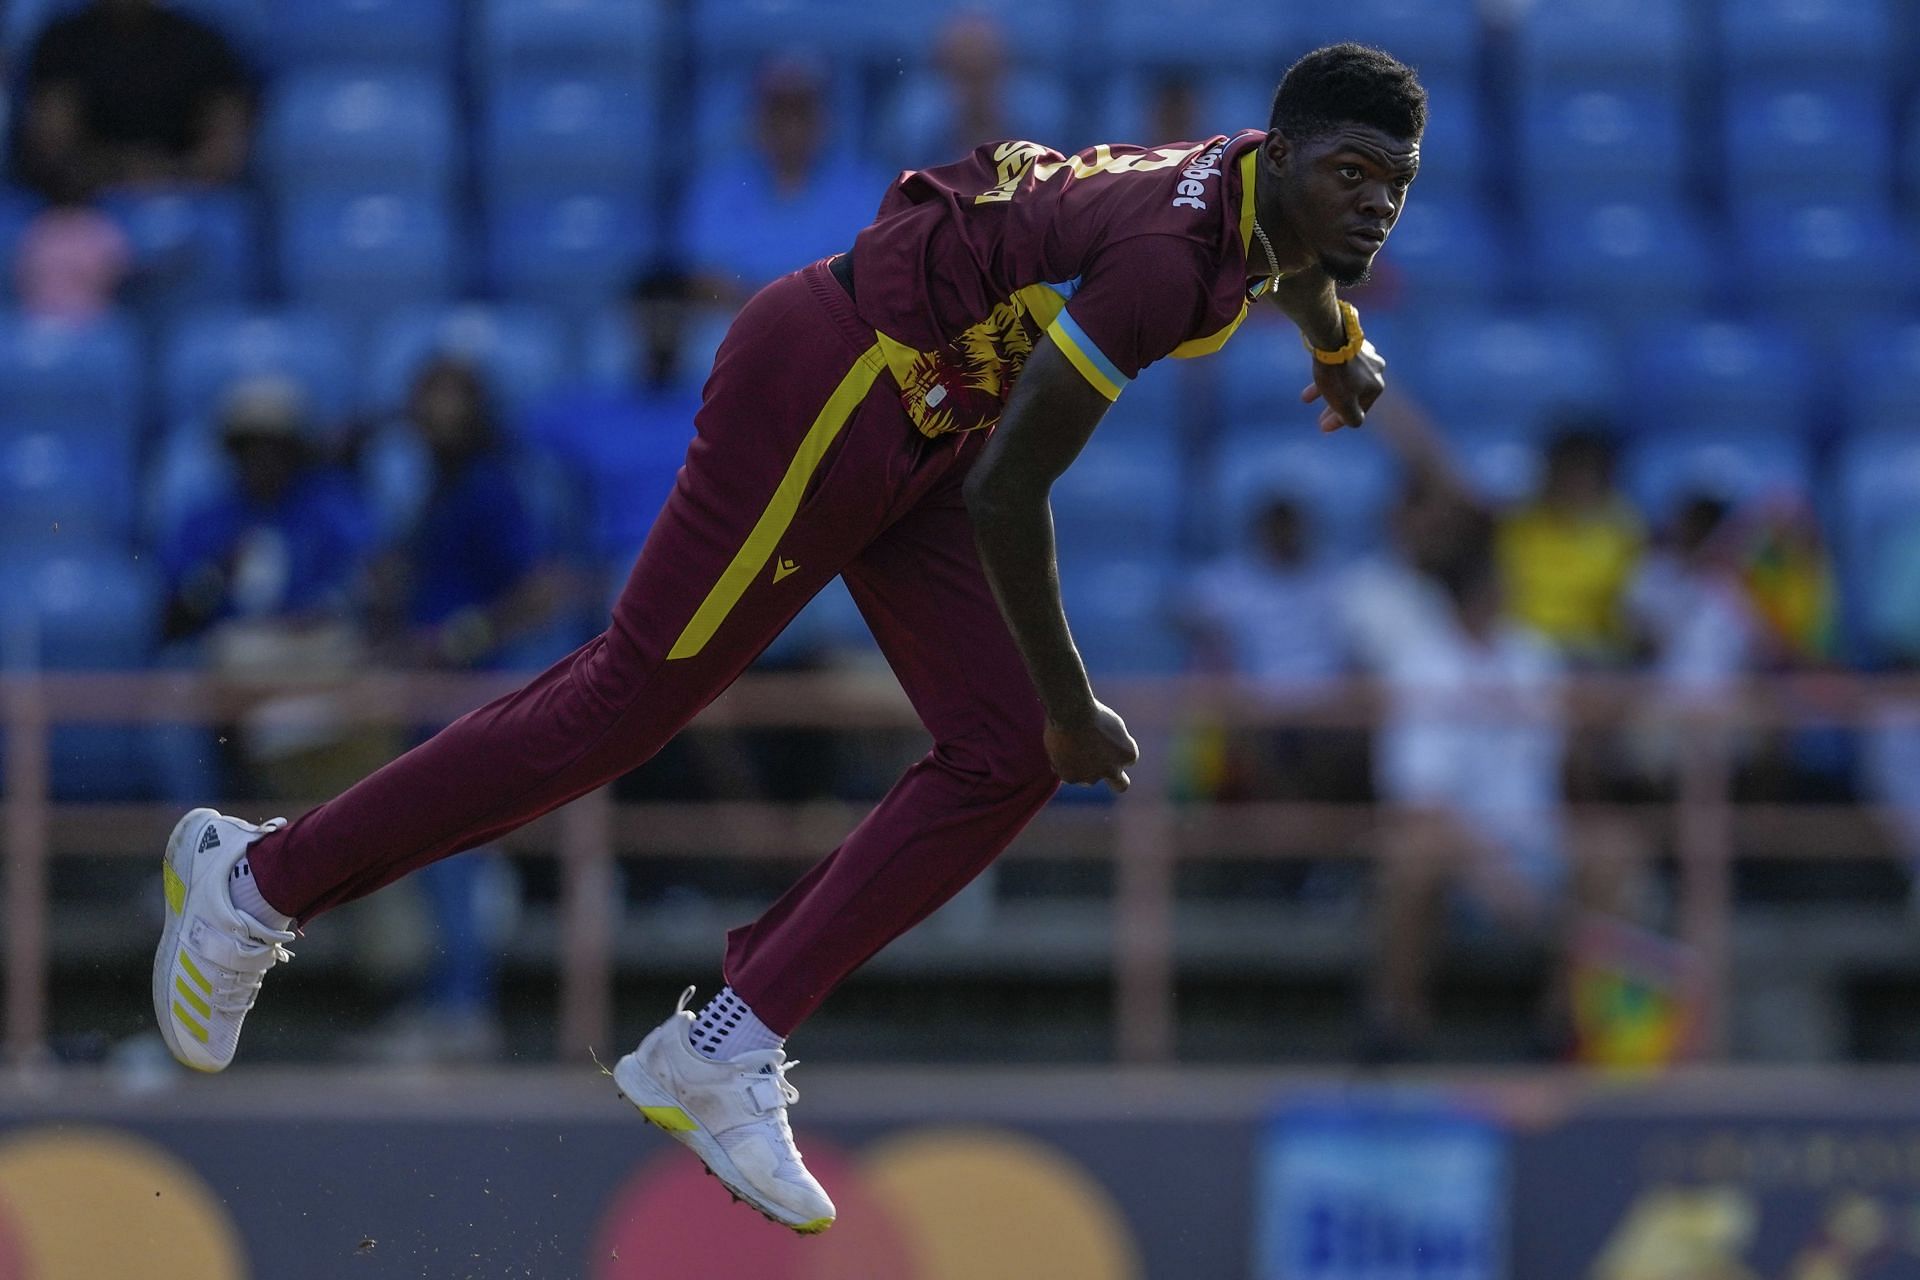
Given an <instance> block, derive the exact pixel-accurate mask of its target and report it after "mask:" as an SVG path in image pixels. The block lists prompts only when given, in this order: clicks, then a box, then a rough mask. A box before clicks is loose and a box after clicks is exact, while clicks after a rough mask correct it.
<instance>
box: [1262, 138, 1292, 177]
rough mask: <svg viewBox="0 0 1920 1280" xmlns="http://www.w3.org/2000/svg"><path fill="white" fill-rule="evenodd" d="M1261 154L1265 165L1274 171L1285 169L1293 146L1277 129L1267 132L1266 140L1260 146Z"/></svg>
mask: <svg viewBox="0 0 1920 1280" xmlns="http://www.w3.org/2000/svg"><path fill="white" fill-rule="evenodd" d="M1260 151H1261V154H1262V155H1264V156H1265V157H1266V159H1267V163H1268V164H1270V165H1272V166H1273V167H1274V168H1275V169H1284V168H1286V167H1287V157H1288V156H1291V155H1292V154H1293V144H1292V143H1290V142H1288V141H1287V135H1286V134H1284V133H1281V132H1280V131H1279V130H1278V129H1269V130H1267V140H1266V141H1265V142H1263V143H1261V144H1260Z"/></svg>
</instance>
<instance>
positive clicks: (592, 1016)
mask: <svg viewBox="0 0 1920 1280" xmlns="http://www.w3.org/2000/svg"><path fill="white" fill-rule="evenodd" d="M560 861H561V868H562V876H563V887H562V892H561V903H560V1026H559V1042H558V1044H557V1045H556V1054H557V1056H558V1057H559V1058H560V1060H561V1061H563V1062H565V1061H569V1060H572V1059H574V1058H576V1057H577V1056H578V1055H580V1054H582V1053H584V1052H586V1051H587V1050H588V1049H592V1050H593V1051H595V1052H596V1053H598V1054H600V1056H601V1057H602V1058H603V1059H606V1058H607V1054H608V1052H609V1050H610V1049H611V1048H612V1044H611V1040H610V1038H609V1037H610V1036H611V1035H612V1031H613V924H614V920H615V918H616V916H617V914H618V912H619V909H620V907H619V903H617V902H615V901H614V894H615V891H616V884H617V877H616V876H615V875H614V867H613V802H612V800H611V798H610V797H609V796H608V794H607V789H606V788H605V787H601V788H600V789H598V790H596V791H592V792H589V793H588V794H586V795H584V796H582V797H580V798H579V799H578V800H575V801H574V802H573V803H572V804H570V805H568V806H567V807H566V808H565V809H562V810H561V811H560ZM608 1060H610V1059H608Z"/></svg>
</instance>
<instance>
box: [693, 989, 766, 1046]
mask: <svg viewBox="0 0 1920 1280" xmlns="http://www.w3.org/2000/svg"><path fill="white" fill-rule="evenodd" d="M688 1037H689V1039H691V1040H692V1041H693V1047H694V1048H695V1049H696V1050H697V1051H699V1052H700V1053H703V1054H705V1055H706V1056H707V1057H709V1058H715V1059H718V1060H720V1061H722V1062H725V1061H728V1060H730V1059H733V1058H737V1057H739V1056H740V1055H741V1054H743V1053H752V1052H753V1051H754V1050H755V1049H778V1048H779V1047H780V1046H781V1045H783V1044H785V1043H786V1037H784V1036H777V1035H775V1034H774V1033H773V1028H771V1027H769V1026H768V1025H767V1024H766V1023H764V1022H762V1021H760V1019H758V1018H756V1017H754V1015H753V1010H752V1009H749V1008H748V1007H747V1002H746V1001H745V1000H742V999H741V998H740V997H739V996H737V995H735V994H733V988H732V987H722V988H721V989H720V994H719V995H717V996H715V997H714V998H713V999H711V1000H709V1001H707V1004H706V1007H705V1008H704V1009H702V1010H700V1016H699V1017H697V1018H695V1019H694V1020H693V1030H692V1031H690V1032H689V1033H688Z"/></svg>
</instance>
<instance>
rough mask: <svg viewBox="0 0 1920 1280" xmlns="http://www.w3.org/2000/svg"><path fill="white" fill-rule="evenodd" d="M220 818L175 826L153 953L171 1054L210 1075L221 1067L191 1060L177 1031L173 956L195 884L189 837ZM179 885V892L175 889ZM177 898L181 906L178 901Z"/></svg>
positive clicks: (202, 812)
mask: <svg viewBox="0 0 1920 1280" xmlns="http://www.w3.org/2000/svg"><path fill="white" fill-rule="evenodd" d="M219 816H220V814H219V812H218V811H216V810H213V809H194V810H191V811H189V812H188V814H187V816H186V817H184V818H182V819H180V821H178V822H176V823H174V824H173V834H172V835H170V836H168V837H167V853H166V858H165V860H164V861H163V862H162V863H161V872H160V879H161V886H160V889H161V894H162V896H163V897H164V898H165V900H166V909H167V916H166V923H165V924H163V925H162V926H161V928H160V945H159V947H158V948H156V949H155V951H154V953H153V1016H154V1019H155V1020H156V1021H157V1022H159V1024H160V1038H161V1039H163V1040H165V1041H166V1042H167V1050H168V1052H170V1053H172V1054H173V1057H174V1060H175V1061H176V1062H178V1063H179V1064H180V1065H181V1066H183V1067H191V1068H192V1069H193V1070H195V1071H202V1072H206V1073H207V1074H209V1075H211V1074H212V1073H214V1072H216V1071H219V1070H220V1068H219V1067H205V1066H201V1065H200V1064H199V1063H197V1062H194V1061H193V1060H192V1059H190V1058H188V1057H187V1055H186V1052H185V1051H184V1050H183V1049H182V1048H181V1046H180V1038H179V1035H178V1034H177V1033H176V1031H175V1030H174V1026H173V957H174V955H175V954H176V953H177V951H178V949H179V944H180V926H181V924H182V923H183V922H184V921H185V920H186V918H187V915H186V907H187V890H188V888H189V886H191V885H192V884H193V860H194V857H195V856H196V855H195V851H194V850H193V849H192V848H191V847H189V845H188V843H187V841H186V840H185V836H186V834H187V830H188V828H190V827H194V826H197V825H199V824H200V823H202V822H205V821H206V820H207V819H209V818H217V817H219ZM176 884H177V885H178V886H179V888H178V889H175V888H174V886H175V885H176ZM176 896H177V897H178V899H179V902H178V905H176V904H175V901H174V899H175V897H176Z"/></svg>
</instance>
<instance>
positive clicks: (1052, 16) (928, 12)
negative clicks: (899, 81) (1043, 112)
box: [867, 0, 1085, 141]
mask: <svg viewBox="0 0 1920 1280" xmlns="http://www.w3.org/2000/svg"><path fill="white" fill-rule="evenodd" d="M961 13H965V14H975V15H981V16H985V17H988V18H991V19H993V20H994V21H995V22H997V23H998V24H999V25H1000V28H1001V30H1002V31H1003V33H1004V34H1005V37H1006V42H1007V52H1008V58H1009V60H1010V61H1011V62H1012V63H1013V65H1014V66H1016V67H1018V68H1021V69H1023V70H1029V71H1041V72H1052V73H1053V74H1056V75H1057V74H1058V72H1059V63H1058V61H1057V58H1056V51H1057V50H1059V49H1061V48H1063V47H1066V46H1068V45H1071V44H1072V43H1073V42H1074V39H1075V36H1076V32H1078V31H1079V30H1080V27H1079V24H1080V23H1081V22H1083V21H1084V20H1085V18H1084V15H1083V14H1082V13H1081V11H1080V7H1079V5H1078V4H1077V3H1076V2H1075V0H925V2H924V3H917V4H911V5H897V6H892V7H891V8H889V9H884V10H882V9H879V8H877V7H876V6H871V5H869V6H867V18H868V21H869V22H870V23H871V22H878V23H879V25H880V26H881V27H882V28H883V31H882V33H881V35H880V37H879V39H880V40H882V41H884V42H886V43H885V44H883V45H882V46H881V48H882V49H886V48H892V49H894V50H896V51H897V53H898V55H899V56H900V57H902V58H904V59H905V60H907V61H908V62H909V63H911V62H912V61H914V60H915V59H917V58H924V57H926V56H927V55H929V54H931V53H932V52H934V50H935V49H937V48H938V45H939V38H940V35H939V33H940V31H941V29H942V28H943V27H944V26H945V25H946V24H947V22H948V21H949V20H951V19H952V18H953V17H954V16H955V15H956V14H961ZM1042 141H1044V139H1042Z"/></svg>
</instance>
